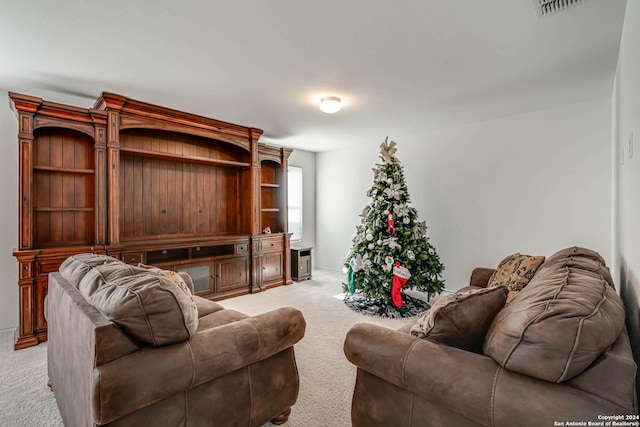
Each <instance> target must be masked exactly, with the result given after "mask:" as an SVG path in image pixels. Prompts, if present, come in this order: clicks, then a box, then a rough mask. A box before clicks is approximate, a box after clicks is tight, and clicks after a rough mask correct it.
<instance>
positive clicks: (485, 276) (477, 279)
mask: <svg viewBox="0 0 640 427" xmlns="http://www.w3.org/2000/svg"><path fill="white" fill-rule="evenodd" d="M494 271H496V269H495V268H484V267H476V268H474V269H473V271H472V272H471V278H470V279H469V286H477V287H479V288H486V287H487V284H488V283H489V278H490V277H491V275H492V274H493V272H494Z"/></svg>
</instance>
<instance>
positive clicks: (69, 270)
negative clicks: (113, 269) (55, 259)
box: [58, 254, 120, 288]
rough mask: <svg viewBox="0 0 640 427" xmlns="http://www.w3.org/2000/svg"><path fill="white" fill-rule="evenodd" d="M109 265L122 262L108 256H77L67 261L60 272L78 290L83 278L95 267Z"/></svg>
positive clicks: (63, 263)
mask: <svg viewBox="0 0 640 427" xmlns="http://www.w3.org/2000/svg"><path fill="white" fill-rule="evenodd" d="M109 263H120V261H119V260H117V259H115V258H113V257H110V256H107V255H98V254H76V255H71V256H70V257H68V258H67V259H65V260H64V261H63V262H62V264H61V265H60V268H59V269H58V270H59V271H60V274H61V275H62V277H64V278H65V280H66V281H67V282H69V283H71V284H72V285H73V286H75V287H76V288H77V287H78V285H79V284H80V281H81V280H82V278H83V277H84V276H85V275H86V274H87V273H88V272H89V271H90V270H91V269H92V268H93V267H96V266H98V265H103V264H109Z"/></svg>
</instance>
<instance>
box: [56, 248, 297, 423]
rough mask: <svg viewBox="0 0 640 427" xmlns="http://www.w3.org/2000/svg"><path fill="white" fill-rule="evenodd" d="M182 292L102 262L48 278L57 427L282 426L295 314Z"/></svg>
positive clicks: (73, 266)
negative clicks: (60, 425)
mask: <svg viewBox="0 0 640 427" xmlns="http://www.w3.org/2000/svg"><path fill="white" fill-rule="evenodd" d="M182 278H183V279H185V278H186V279H187V281H188V280H189V278H188V276H182ZM183 291H184V290H183V289H180V288H179V287H177V286H175V283H173V282H171V281H169V280H167V279H166V278H164V277H160V275H157V276H154V273H153V272H148V271H147V272H145V271H141V270H140V269H136V268H135V267H132V266H128V265H126V264H123V263H120V262H118V261H117V260H114V259H113V258H109V257H105V256H100V255H90V254H85V255H76V256H74V257H71V258H70V259H68V260H67V261H65V263H64V264H63V265H62V266H61V268H60V272H56V273H52V274H51V275H50V278H49V295H48V297H47V302H46V308H47V310H46V311H47V320H48V323H49V339H48V348H47V351H48V370H49V379H50V384H51V387H52V390H53V392H54V394H55V397H56V400H57V403H58V407H59V409H60V413H61V415H62V419H63V421H64V423H65V425H67V426H142V425H149V426H172V427H173V426H187V425H188V426H217V425H229V426H231V425H242V426H260V425H262V424H264V423H266V422H268V421H270V420H273V422H275V423H279V424H281V423H284V422H285V421H286V420H287V418H288V415H289V413H290V411H291V407H292V406H293V404H294V403H295V402H296V399H297V396H298V383H299V382H298V371H297V368H296V363H295V356H294V350H293V345H294V344H295V343H296V342H298V341H299V340H300V339H301V338H302V337H303V335H304V330H305V321H304V318H303V316H302V313H301V312H300V311H298V310H296V309H294V308H280V309H278V310H274V311H271V312H267V313H264V314H261V315H258V316H254V317H249V316H246V315H244V314H242V313H239V312H237V311H233V310H228V309H224V308H223V307H222V306H220V305H219V304H217V303H215V302H212V301H209V300H205V299H203V298H199V297H197V296H191V295H190V293H188V292H183ZM134 306H135V307H134ZM123 307H124V308H125V309H124V311H123ZM136 307H138V308H139V307H142V309H143V310H142V311H136V310H137V308H136ZM98 308H100V310H99V309H98ZM185 313H186V314H185ZM194 313H195V316H196V317H194V316H193V314H194ZM190 316H191V317H190ZM175 319H178V321H176V320H175ZM145 341H149V342H145Z"/></svg>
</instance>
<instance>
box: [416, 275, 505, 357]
mask: <svg viewBox="0 0 640 427" xmlns="http://www.w3.org/2000/svg"><path fill="white" fill-rule="evenodd" d="M506 298H507V288H506V287H504V286H499V287H493V288H478V289H470V290H467V291H462V292H457V293H455V294H452V295H448V296H446V297H442V298H440V299H439V300H438V301H436V303H435V304H433V307H431V309H430V310H429V311H426V312H425V313H423V314H422V316H420V318H419V319H418V321H417V322H416V324H415V325H413V327H412V328H411V335H415V336H417V337H418V338H424V339H428V340H430V341H434V342H437V343H440V344H445V345H448V346H451V347H457V348H461V349H463V350H467V351H473V352H476V353H481V352H482V344H483V342H484V337H485V335H486V334H487V331H488V330H489V327H490V326H491V322H492V321H493V318H494V317H495V316H496V314H497V313H498V312H499V311H500V310H501V309H502V307H504V304H505V300H506Z"/></svg>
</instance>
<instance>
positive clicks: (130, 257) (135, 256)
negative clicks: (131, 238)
mask: <svg viewBox="0 0 640 427" xmlns="http://www.w3.org/2000/svg"><path fill="white" fill-rule="evenodd" d="M120 259H121V260H122V261H124V262H126V263H127V264H139V263H141V262H142V263H144V261H143V254H142V253H140V252H125V253H123V254H121V255H120Z"/></svg>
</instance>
